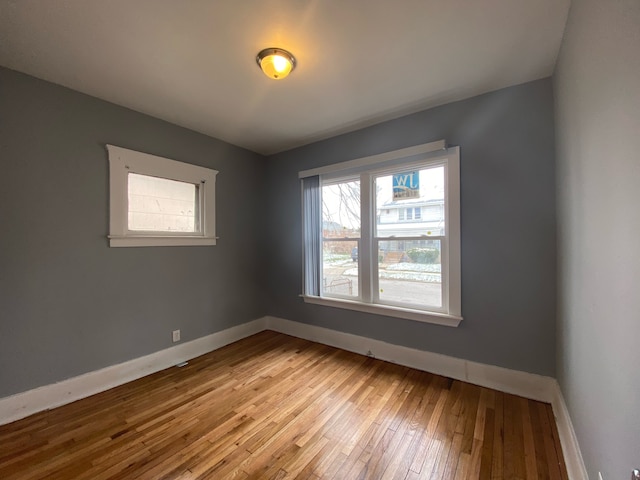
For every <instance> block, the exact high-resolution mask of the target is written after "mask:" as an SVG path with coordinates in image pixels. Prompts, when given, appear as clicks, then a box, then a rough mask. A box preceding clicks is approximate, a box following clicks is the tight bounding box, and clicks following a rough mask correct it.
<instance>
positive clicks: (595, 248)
mask: <svg viewBox="0 0 640 480" xmlns="http://www.w3.org/2000/svg"><path fill="white" fill-rule="evenodd" d="M554 82H555V85H554V87H555V93H556V109H557V112H556V114H557V117H556V119H557V122H556V125H557V139H558V150H557V152H558V203H559V222H558V225H559V243H558V245H559V248H558V254H559V261H558V265H559V287H560V299H561V301H560V302H559V308H558V360H557V365H558V379H559V381H560V385H561V388H562V392H563V394H564V397H565V400H566V402H567V405H568V408H569V412H570V415H571V418H572V421H573V425H574V428H575V430H576V434H577V437H578V441H579V443H580V447H581V450H582V454H583V457H584V460H585V463H586V466H587V470H588V473H589V477H590V478H591V479H593V480H596V479H597V478H598V471H601V472H602V475H603V478H604V480H615V479H627V478H629V477H630V471H631V469H632V467H633V466H637V467H640V370H639V368H640V348H639V347H638V345H640V343H639V342H638V339H639V338H640V295H638V291H639V286H640V254H639V251H640V250H639V249H640V240H639V239H640V2H638V1H637V0H619V1H615V2H602V1H600V0H573V1H572V4H571V10H570V13H569V19H568V23H567V29H566V32H565V38H564V42H563V46H562V50H561V53H560V57H559V61H558V66H557V70H556V75H555V77H554Z"/></svg>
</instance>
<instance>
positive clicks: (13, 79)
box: [0, 68, 265, 397]
mask: <svg viewBox="0 0 640 480" xmlns="http://www.w3.org/2000/svg"><path fill="white" fill-rule="evenodd" d="M106 143H112V144H115V145H119V146H123V147H126V148H131V149H134V150H139V151H142V152H148V153H152V154H156V155H161V156H166V157H168V158H173V159H176V160H181V161H185V162H189V163H193V164H197V165H202V166H206V167H211V168H214V169H216V170H219V171H220V173H219V175H218V187H217V195H216V197H217V201H218V208H217V214H218V217H217V230H218V235H219V236H220V240H219V244H218V245H217V246H215V247H154V248H109V246H108V244H107V238H106V235H107V233H108V212H109V208H108V206H109V204H108V200H109V198H108V197H109V195H108V186H109V178H108V160H107V153H106V150H105V144H106ZM264 161H265V160H264V158H263V157H261V156H259V155H257V154H254V153H251V152H248V151H246V150H243V149H240V148H237V147H235V146H232V145H229V144H226V143H223V142H221V141H218V140H215V139H212V138H209V137H206V136H204V135H200V134H197V133H194V132H192V131H189V130H186V129H183V128H179V127H176V126H174V125H170V124H168V123H166V122H163V121H160V120H157V119H153V118H151V117H147V116H145V115H142V114H139V113H136V112H133V111H131V110H127V109H125V108H121V107H118V106H115V105H113V104H109V103H106V102H103V101H101V100H98V99H96V98H92V97H89V96H86V95H82V94H80V93H77V92H74V91H71V90H68V89H65V88H63V87H59V86H56V85H53V84H50V83H47V82H44V81H41V80H37V79H35V78H33V77H29V76H26V75H22V74H19V73H16V72H13V71H10V70H7V69H1V68H0V167H1V170H0V224H1V225H2V227H1V228H2V234H1V235H0V397H3V396H6V395H9V394H12V393H16V392H21V391H24V390H27V389H30V388H33V387H37V386H41V385H46V384H49V383H53V382H55V381H59V380H62V379H65V378H68V377H72V376H75V375H78V374H81V373H84V372H88V371H91V370H96V369H99V368H101V367H105V366H108V365H112V364H115V363H119V362H122V361H125V360H128V359H131V358H135V357H139V356H141V355H145V354H149V353H152V352H155V351H158V350H161V349H164V348H167V347H169V346H171V345H172V342H171V331H172V330H174V329H178V328H179V329H181V330H182V339H183V341H188V340H192V339H195V338H198V337H201V336H204V335H207V334H210V333H213V332H216V331H219V330H221V329H224V328H227V327H230V326H233V325H236V324H239V323H243V322H246V321H249V320H253V319H255V318H258V317H260V316H262V315H264V313H265V311H264V308H263V302H262V300H261V297H260V295H261V288H260V285H259V283H260V277H259V272H260V270H261V266H260V263H259V259H260V257H259V254H258V248H257V238H259V235H260V230H261V228H260V226H259V225H257V224H256V222H255V220H256V216H257V212H259V211H260V208H259V207H260V205H261V204H262V201H261V198H262V192H261V189H262V185H263V180H262V176H263V172H264Z"/></svg>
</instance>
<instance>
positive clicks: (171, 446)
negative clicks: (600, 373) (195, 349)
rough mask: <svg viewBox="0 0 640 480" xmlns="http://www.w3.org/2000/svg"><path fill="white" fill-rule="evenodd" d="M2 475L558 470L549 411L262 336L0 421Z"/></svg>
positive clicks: (521, 473) (544, 474)
mask: <svg viewBox="0 0 640 480" xmlns="http://www.w3.org/2000/svg"><path fill="white" fill-rule="evenodd" d="M0 478H1V479H4V480H13V479H20V480H30V479H44V478H46V479H78V480H80V479H91V480H101V479H154V480H156V479H172V480H177V479H180V480H186V479H226V478H239V479H245V478H252V479H253V478H255V479H258V478H260V479H262V478H264V479H271V478H273V479H284V478H299V479H320V478H336V479H338V478H343V479H361V478H362V479H364V478H370V479H387V478H388V479H407V480H410V479H430V478H431V479H465V478H471V479H476V478H482V479H500V478H506V479H518V478H522V479H524V478H527V479H544V478H549V479H566V478H567V473H566V469H565V466H564V461H563V458H562V453H561V449H560V442H559V439H558V433H557V431H556V427H555V422H554V419H553V413H552V411H551V407H550V405H548V404H543V403H540V402H535V401H532V400H526V399H524V398H521V397H516V396H513V395H508V394H504V393H500V392H497V391H494V390H489V389H486V388H482V387H477V386H474V385H471V384H467V383H464V382H460V381H455V380H451V379H447V378H444V377H440V376H437V375H432V374H429V373H425V372H421V371H418V370H413V369H410V368H406V367H401V366H398V365H393V364H391V363H387V362H383V361H380V360H375V359H373V358H368V357H365V356H360V355H356V354H353V353H349V352H346V351H343V350H338V349H335V348H331V347H327V346H324V345H320V344H316V343H312V342H308V341H306V340H301V339H297V338H294V337H289V336H287V335H283V334H279V333H274V332H262V333H259V334H257V335H254V336H252V337H249V338H246V339H244V340H241V341H239V342H236V343H234V344H232V345H229V346H227V347H225V348H222V349H220V350H217V351H215V352H212V353H210V354H207V355H204V356H202V357H199V358H197V359H194V360H192V361H191V362H189V365H188V366H186V367H183V368H177V367H175V368H171V369H168V370H164V371H162V372H158V373H156V374H154V375H150V376H148V377H145V378H142V379H140V380H136V381H134V382H131V383H128V384H126V385H122V386H120V387H117V388H114V389H112V390H109V391H107V392H104V393H100V394H98V395H94V396H92V397H90V398H86V399H83V400H80V401H77V402H75V403H72V404H70V405H65V406H63V407H59V408H56V409H54V410H50V411H48V412H42V413H38V414H35V415H32V416H31V417H28V418H26V419H23V420H19V421H17V422H14V423H11V424H9V425H5V426H2V427H0Z"/></svg>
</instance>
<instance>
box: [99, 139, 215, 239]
mask: <svg viewBox="0 0 640 480" xmlns="http://www.w3.org/2000/svg"><path fill="white" fill-rule="evenodd" d="M107 149H108V151H109V165H110V167H109V171H110V175H109V178H110V234H109V244H110V246H112V247H142V246H174V245H215V243H216V236H215V181H216V174H217V173H218V172H217V171H215V170H211V169H209V168H204V167H199V166H196V165H191V164H188V163H183V162H178V161H175V160H169V159H167V158H162V157H157V156H155V155H149V154H146V153H141V152H136V151H133V150H127V149H125V148H121V147H116V146H113V145H107Z"/></svg>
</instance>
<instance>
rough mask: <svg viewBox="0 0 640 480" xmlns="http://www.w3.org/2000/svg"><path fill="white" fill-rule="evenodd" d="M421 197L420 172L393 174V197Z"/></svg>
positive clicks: (395, 198) (397, 198)
mask: <svg viewBox="0 0 640 480" xmlns="http://www.w3.org/2000/svg"><path fill="white" fill-rule="evenodd" d="M418 197H420V172H407V173H398V174H396V175H394V176H393V199H394V200H403V199H406V198H418Z"/></svg>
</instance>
